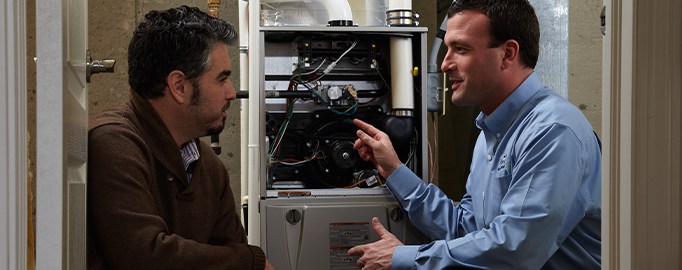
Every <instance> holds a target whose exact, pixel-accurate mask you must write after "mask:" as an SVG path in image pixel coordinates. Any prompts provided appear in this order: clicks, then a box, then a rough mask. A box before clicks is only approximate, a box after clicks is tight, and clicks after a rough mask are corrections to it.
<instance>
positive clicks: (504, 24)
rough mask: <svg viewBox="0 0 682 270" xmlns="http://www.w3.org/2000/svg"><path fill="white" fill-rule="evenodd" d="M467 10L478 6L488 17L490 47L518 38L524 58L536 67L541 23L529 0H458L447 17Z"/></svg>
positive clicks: (528, 64)
mask: <svg viewBox="0 0 682 270" xmlns="http://www.w3.org/2000/svg"><path fill="white" fill-rule="evenodd" d="M465 10H477V11H479V12H481V13H483V14H485V16H487V17H488V19H489V20H490V32H491V33H492V36H493V38H492V40H491V41H490V45H489V46H490V47H491V48H494V47H498V46H500V45H502V43H504V42H506V41H507V40H510V39H513V40H516V42H518V43H519V47H520V48H519V51H520V56H521V62H522V63H523V64H525V65H526V66H528V67H530V68H535V64H537V62H538V55H539V54H540V24H539V23H538V18H537V17H536V16H535V9H533V6H531V5H530V3H528V0H456V1H455V2H453V3H452V6H450V10H448V18H452V16H454V15H455V14H456V13H459V12H462V11H465Z"/></svg>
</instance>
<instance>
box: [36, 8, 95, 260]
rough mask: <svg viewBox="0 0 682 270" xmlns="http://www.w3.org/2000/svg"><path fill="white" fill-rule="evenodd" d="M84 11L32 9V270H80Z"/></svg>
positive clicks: (84, 115) (83, 207)
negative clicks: (34, 79) (34, 70)
mask: <svg viewBox="0 0 682 270" xmlns="http://www.w3.org/2000/svg"><path fill="white" fill-rule="evenodd" d="M87 7H88V6H87V0H41V1H39V3H38V4H37V5H36V34H37V35H36V38H37V57H38V60H37V123H36V124H37V175H36V181H37V182H36V183H37V192H36V197H37V206H36V207H37V210H36V264H37V268H38V269H59V268H61V269H85V268H86V260H85V259H86V254H85V251H86V248H85V239H86V234H85V233H86V231H85V229H86V228H85V224H86V220H85V213H86V169H87V166H86V161H87V133H86V132H87V123H88V120H87V116H88V113H87V103H88V94H87V83H86V74H85V72H86V49H87V46H88V17H87V10H88V8H87Z"/></svg>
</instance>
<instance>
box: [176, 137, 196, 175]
mask: <svg viewBox="0 0 682 270" xmlns="http://www.w3.org/2000/svg"><path fill="white" fill-rule="evenodd" d="M180 153H182V162H183V163H184V164H185V171H189V166H190V165H191V164H192V162H195V161H197V160H199V149H197V143H196V141H195V140H191V141H189V142H187V143H185V144H183V145H182V148H180Z"/></svg>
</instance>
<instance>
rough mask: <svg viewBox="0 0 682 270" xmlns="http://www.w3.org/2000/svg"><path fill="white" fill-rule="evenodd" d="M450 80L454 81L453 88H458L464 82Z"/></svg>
mask: <svg viewBox="0 0 682 270" xmlns="http://www.w3.org/2000/svg"><path fill="white" fill-rule="evenodd" d="M450 81H451V82H452V90H454V89H456V88H457V87H459V86H460V85H461V84H462V82H464V81H463V80H453V79H450Z"/></svg>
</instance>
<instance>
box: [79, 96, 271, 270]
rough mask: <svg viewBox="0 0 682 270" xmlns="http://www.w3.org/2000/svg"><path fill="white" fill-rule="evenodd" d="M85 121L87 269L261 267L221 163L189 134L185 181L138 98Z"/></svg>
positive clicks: (166, 137) (175, 153) (172, 149)
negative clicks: (191, 146) (194, 152)
mask: <svg viewBox="0 0 682 270" xmlns="http://www.w3.org/2000/svg"><path fill="white" fill-rule="evenodd" d="M130 96H131V98H130V100H128V101H127V102H126V103H124V104H122V105H120V106H119V107H117V108H115V109H111V110H106V111H103V112H101V113H99V114H97V115H96V116H94V117H93V118H92V119H90V123H89V129H88V130H89V143H88V195H87V196H88V228H87V231H88V268H89V269H126V270H127V269H257V270H260V269H264V268H265V255H264V253H263V251H262V250H261V249H260V248H259V247H256V246H250V245H248V244H247V243H246V234H245V232H244V228H243V227H242V225H241V223H240V221H239V217H238V215H237V212H236V206H235V204H234V199H233V196H232V191H231V189H230V185H229V183H230V182H229V178H228V174H227V170H226V169H225V166H224V165H223V163H222V162H221V161H220V159H219V158H218V157H217V156H216V155H215V153H213V151H212V150H211V148H210V147H209V146H208V145H206V143H203V142H202V141H201V140H198V139H197V145H198V148H199V153H200V155H201V157H200V158H199V160H198V161H196V163H195V165H194V170H193V172H192V179H191V181H190V182H189V185H188V184H187V174H186V173H185V170H184V166H183V162H182V158H181V154H180V149H179V148H178V146H177V144H176V143H175V141H174V140H173V137H172V136H171V134H170V132H169V131H168V129H167V128H166V126H165V125H164V123H163V122H162V121H161V118H160V117H159V115H158V114H157V113H156V111H155V110H154V109H153V108H152V107H151V105H150V104H149V102H148V101H147V100H146V99H143V98H141V97H140V96H139V95H137V94H136V93H135V92H134V91H131V94H130Z"/></svg>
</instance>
